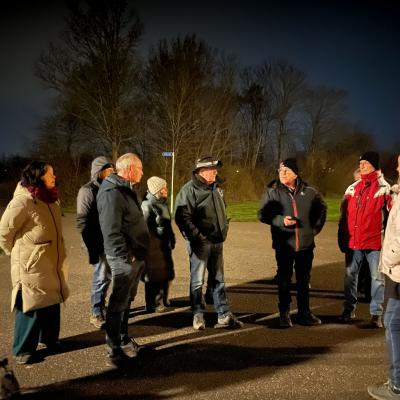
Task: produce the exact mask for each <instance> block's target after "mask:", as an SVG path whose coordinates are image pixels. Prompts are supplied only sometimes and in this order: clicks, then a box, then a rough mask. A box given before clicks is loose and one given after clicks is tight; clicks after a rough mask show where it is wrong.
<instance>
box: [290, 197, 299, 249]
mask: <svg viewBox="0 0 400 400" xmlns="http://www.w3.org/2000/svg"><path fill="white" fill-rule="evenodd" d="M289 194H290V196H291V197H292V206H293V214H294V217H296V218H297V215H298V214H297V205H296V200H295V199H294V196H293V195H292V194H291V193H289ZM294 236H295V240H296V251H299V228H298V226H297V221H296V225H295V226H294Z"/></svg>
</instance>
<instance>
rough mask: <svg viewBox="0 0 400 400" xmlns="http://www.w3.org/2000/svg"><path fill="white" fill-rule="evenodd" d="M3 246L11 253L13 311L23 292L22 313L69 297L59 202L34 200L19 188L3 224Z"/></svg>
mask: <svg viewBox="0 0 400 400" xmlns="http://www.w3.org/2000/svg"><path fill="white" fill-rule="evenodd" d="M0 246H1V247H2V248H3V250H4V251H5V253H6V254H7V255H10V254H11V281H12V294H11V310H13V309H14V305H15V300H16V296H17V293H18V291H19V290H21V291H22V304H23V312H27V311H30V310H35V309H39V308H43V307H47V306H50V305H53V304H58V303H62V302H64V301H65V300H66V299H67V297H68V287H67V284H66V264H65V248H64V241H63V237H62V231H61V212H60V206H59V203H58V202H56V203H52V204H47V203H44V202H43V201H40V200H37V199H36V200H34V199H33V198H32V196H31V194H30V193H29V192H28V190H27V189H26V188H24V187H23V186H21V185H20V184H18V185H17V188H16V189H15V192H14V197H13V199H12V200H11V201H10V203H9V204H8V206H7V208H6V210H5V211H4V214H3V216H2V218H1V221H0Z"/></svg>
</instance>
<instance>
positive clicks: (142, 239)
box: [97, 174, 149, 261]
mask: <svg viewBox="0 0 400 400" xmlns="http://www.w3.org/2000/svg"><path fill="white" fill-rule="evenodd" d="M140 204H141V202H140V200H139V198H138V194H137V193H136V191H135V190H134V189H131V186H130V183H129V182H128V181H127V180H126V179H123V178H121V177H120V176H118V175H116V174H111V175H109V176H108V177H107V178H106V179H104V181H103V183H102V184H101V186H100V190H99V193H98V194H97V208H98V210H99V220H100V226H101V231H102V233H103V238H104V252H105V253H106V255H108V256H112V257H120V258H122V259H124V260H125V261H128V260H130V258H131V257H132V256H134V257H135V258H137V259H138V260H144V258H145V256H146V251H147V246H148V242H149V232H148V229H147V225H146V222H145V220H144V218H143V213H142V209H141V207H140Z"/></svg>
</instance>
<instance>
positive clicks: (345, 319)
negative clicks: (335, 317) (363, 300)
mask: <svg viewBox="0 0 400 400" xmlns="http://www.w3.org/2000/svg"><path fill="white" fill-rule="evenodd" d="M354 319H356V313H355V312H354V311H343V313H342V315H341V316H340V317H339V322H341V323H342V324H349V323H350V322H351V321H353V320H354Z"/></svg>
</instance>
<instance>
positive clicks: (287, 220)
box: [283, 215, 296, 226]
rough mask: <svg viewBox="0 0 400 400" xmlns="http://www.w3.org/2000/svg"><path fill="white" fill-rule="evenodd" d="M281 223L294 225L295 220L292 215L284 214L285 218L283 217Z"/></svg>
mask: <svg viewBox="0 0 400 400" xmlns="http://www.w3.org/2000/svg"><path fill="white" fill-rule="evenodd" d="M283 224H284V225H285V226H292V225H296V220H295V219H293V217H291V216H289V215H286V216H285V218H283Z"/></svg>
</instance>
